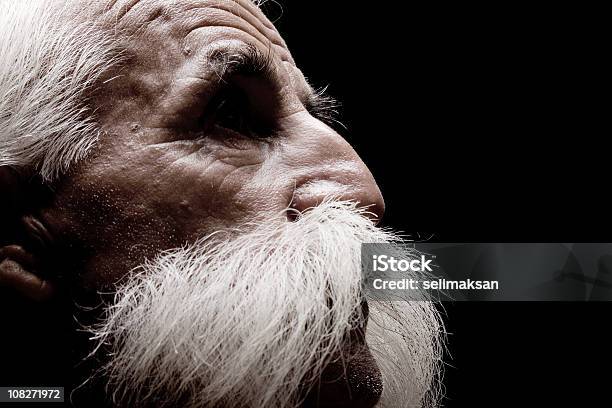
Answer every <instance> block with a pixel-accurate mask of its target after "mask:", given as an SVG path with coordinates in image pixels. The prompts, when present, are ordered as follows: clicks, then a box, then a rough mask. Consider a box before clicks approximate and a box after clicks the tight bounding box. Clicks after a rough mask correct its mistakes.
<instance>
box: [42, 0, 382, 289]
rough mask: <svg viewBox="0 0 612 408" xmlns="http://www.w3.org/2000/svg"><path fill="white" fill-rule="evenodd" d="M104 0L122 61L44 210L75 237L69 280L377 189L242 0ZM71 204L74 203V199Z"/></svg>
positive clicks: (272, 32) (366, 200)
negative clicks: (82, 153) (97, 132)
mask: <svg viewBox="0 0 612 408" xmlns="http://www.w3.org/2000/svg"><path fill="white" fill-rule="evenodd" d="M171 3H172V4H171V5H170V4H169V3H168V2H162V1H144V0H143V1H121V0H120V1H117V2H116V3H115V4H112V5H109V6H108V7H107V8H106V9H105V11H104V13H107V14H108V16H109V18H108V23H109V29H113V30H116V31H117V32H121V33H122V34H121V41H122V42H123V43H124V44H122V45H124V46H125V48H126V50H127V51H126V53H125V55H124V59H125V63H124V65H123V68H121V69H120V70H117V71H115V72H113V73H112V75H109V78H108V80H107V82H105V84H104V85H103V86H102V88H101V89H100V92H99V93H98V94H97V95H96V99H95V104H96V106H98V109H99V116H100V118H101V119H100V124H101V126H102V128H103V129H104V132H103V133H102V134H101V136H100V141H99V146H98V147H97V149H96V152H95V153H94V155H93V156H92V157H91V158H89V159H88V160H87V161H86V162H85V163H83V164H82V165H80V166H79V167H78V168H77V170H75V171H74V172H73V173H72V174H71V176H70V177H68V178H66V181H65V182H64V183H62V184H61V185H60V186H59V187H58V193H57V195H56V201H55V203H54V206H53V207H52V208H50V209H49V210H48V211H47V212H46V213H45V214H44V218H45V221H46V222H47V223H48V225H50V226H51V229H52V231H53V232H54V233H56V234H57V235H58V236H60V237H61V238H62V239H63V240H64V241H66V242H69V243H70V242H74V243H75V245H76V246H78V247H80V248H82V254H83V258H82V270H84V274H83V283H84V284H85V285H86V287H88V288H92V289H93V288H101V287H104V286H105V285H108V284H111V283H114V282H116V281H117V279H118V278H120V277H121V276H122V275H123V274H125V273H127V272H128V271H129V270H130V269H131V268H133V267H134V266H136V265H138V264H139V263H141V262H142V261H143V259H144V258H145V257H151V256H153V255H155V254H156V253H157V252H159V251H160V250H163V249H168V248H173V247H177V246H180V245H183V244H185V243H189V242H193V241H195V240H196V239H197V238H199V237H202V236H204V235H206V234H209V233H211V232H213V231H216V230H219V229H226V228H228V227H232V226H235V225H240V224H242V223H244V222H246V221H257V220H261V219H264V218H269V217H270V216H271V215H278V216H279V217H280V216H287V221H288V222H290V221H291V217H292V216H291V214H290V213H289V214H286V215H283V210H285V209H286V208H288V207H293V208H295V209H297V210H305V209H307V208H309V207H312V206H315V205H317V204H318V203H319V202H320V201H321V200H322V199H323V198H324V197H326V196H330V195H333V196H336V197H338V198H343V199H351V200H355V201H357V202H359V204H360V205H361V206H369V207H368V209H369V211H371V212H372V213H373V214H374V215H375V216H376V217H380V216H381V215H382V212H383V208H384V203H383V200H382V197H381V194H380V192H379V189H378V187H377V185H376V183H375V181H374V179H373V178H372V175H371V174H370V172H369V170H368V169H367V167H366V166H365V165H364V163H363V162H362V161H361V160H360V159H359V157H358V156H357V154H356V153H355V152H354V151H353V149H352V148H351V147H350V146H349V145H348V144H347V143H346V142H345V141H344V140H343V139H342V137H341V136H339V135H338V134H337V133H336V132H335V131H334V130H332V129H331V128H330V127H329V126H327V125H326V124H324V123H323V122H322V121H321V120H319V118H318V117H317V115H321V114H323V115H324V112H321V110H322V107H321V106H320V105H321V103H320V100H319V99H320V98H319V97H318V96H317V95H316V94H315V92H314V91H313V89H312V88H311V87H310V86H309V85H308V83H307V82H306V80H305V78H304V75H303V74H302V72H301V71H300V70H299V69H298V67H297V66H296V65H295V62H294V61H293V59H292V57H291V54H290V52H289V50H288V49H287V46H286V44H285V42H284V41H283V39H282V38H281V36H280V35H279V33H278V32H277V31H276V29H275V28H274V26H273V25H272V24H271V23H270V21H268V19H267V18H266V17H265V16H264V15H263V14H262V12H261V11H260V10H259V9H258V8H257V7H256V6H254V5H253V4H252V3H251V2H249V1H246V0H239V1H218V0H211V1H205V0H202V1H177V2H171ZM84 208H85V209H86V211H84Z"/></svg>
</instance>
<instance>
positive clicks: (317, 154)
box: [291, 115, 385, 223]
mask: <svg viewBox="0 0 612 408" xmlns="http://www.w3.org/2000/svg"><path fill="white" fill-rule="evenodd" d="M308 116H309V115H308ZM313 121H314V122H313ZM298 134H299V135H298V136H295V137H294V143H292V144H293V148H292V152H293V154H292V156H293V157H292V159H291V160H292V162H293V163H294V164H297V165H296V166H294V167H293V168H294V169H297V173H298V174H297V176H296V177H295V178H294V181H295V189H294V192H293V197H292V201H291V207H292V208H294V209H296V210H298V211H300V212H303V211H305V210H307V209H309V208H312V207H315V206H317V205H319V204H321V202H323V201H324V200H325V199H327V198H330V197H333V198H335V199H338V200H347V201H349V200H350V201H354V202H356V203H357V204H358V206H359V207H364V208H365V209H366V210H367V216H368V217H370V218H371V219H372V221H374V222H375V223H378V222H380V220H381V219H382V217H383V214H384V212H385V202H384V199H383V197H382V194H381V192H380V189H379V188H378V185H377V184H376V181H375V180H374V177H373V176H372V173H371V172H370V170H369V169H368V167H367V166H366V165H365V163H364V162H363V161H362V160H361V158H360V157H359V156H358V155H357V153H356V152H355V150H354V149H353V148H352V147H351V146H350V145H349V144H348V143H347V142H346V141H345V140H344V139H343V138H342V137H341V136H340V135H339V134H338V133H336V132H335V131H334V130H332V129H331V128H329V127H328V126H326V125H324V124H323V123H321V122H319V121H318V120H316V119H314V118H312V117H310V116H309V119H304V120H303V121H302V125H301V131H300V132H299V133H298Z"/></svg>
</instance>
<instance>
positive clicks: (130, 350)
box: [91, 201, 443, 408]
mask: <svg viewBox="0 0 612 408" xmlns="http://www.w3.org/2000/svg"><path fill="white" fill-rule="evenodd" d="M363 213H364V211H363V210H360V209H358V208H356V205H355V204H353V203H350V202H334V201H326V202H324V203H323V204H321V205H320V206H318V207H316V208H314V209H311V210H310V211H308V212H306V213H304V214H301V215H300V216H299V217H298V219H297V220H296V221H295V222H286V221H275V220H273V221H269V222H267V223H261V224H257V225H248V226H244V227H243V228H241V229H236V230H232V231H226V232H222V233H216V234H212V235H210V236H208V237H206V238H203V239H201V240H200V241H199V242H197V243H195V244H194V245H191V246H189V247H185V248H180V249H176V250H173V251H169V252H164V253H162V254H160V256H158V258H157V259H156V260H155V261H152V262H149V263H147V264H145V265H143V266H141V267H140V268H138V269H137V270H135V271H133V272H132V273H131V274H130V275H129V277H128V278H127V280H126V282H123V283H122V284H121V285H120V287H119V289H118V291H117V293H116V295H115V301H114V304H112V305H111V306H109V307H108V308H107V309H106V314H105V316H104V320H103V322H102V324H100V325H98V326H96V327H93V328H91V331H92V333H93V339H94V340H95V341H96V342H97V345H98V347H97V350H98V349H100V350H107V351H108V352H109V354H108V356H107V361H108V362H107V364H106V365H105V366H104V367H103V369H102V373H103V375H104V377H105V378H106V380H107V384H108V388H107V389H108V392H109V394H110V395H111V396H112V398H113V400H114V402H115V403H117V404H121V405H126V406H137V405H146V404H147V403H151V401H155V405H159V406H164V403H166V404H167V405H168V406H172V405H173V403H176V401H181V406H184V407H218V406H219V407H221V406H222V407H227V408H232V407H279V408H280V407H283V408H284V407H294V406H296V405H298V404H299V403H300V400H299V399H300V397H301V396H303V394H302V393H301V391H303V390H302V389H301V388H300V385H301V384H311V383H314V382H316V380H317V379H318V378H320V375H321V373H322V371H323V369H324V368H325V366H326V365H327V363H328V362H329V361H330V359H331V358H334V356H338V355H342V351H343V341H344V340H346V334H347V331H348V330H349V329H350V328H351V327H353V326H355V325H357V324H359V319H360V318H361V316H360V312H358V313H356V311H358V310H360V307H359V306H360V302H361V300H362V294H361V279H362V277H361V268H360V262H361V260H360V245H361V243H363V242H380V243H399V242H400V241H401V240H400V238H398V237H397V236H396V235H393V234H391V233H390V232H388V231H385V230H382V229H379V228H376V227H375V226H374V225H373V223H372V222H371V221H370V220H369V219H368V218H366V217H365V216H364V214H363ZM370 309H371V318H370V323H369V326H368V331H367V337H366V339H367V342H368V344H369V345H370V347H371V349H372V353H373V354H374V356H375V358H376V360H377V362H378V365H379V367H380V369H381V371H382V378H383V384H384V391H383V396H382V398H381V401H380V405H381V406H384V407H392V406H398V407H399V406H401V407H406V406H409V407H421V406H434V405H435V404H436V401H437V399H438V396H439V392H438V391H439V388H438V386H439V384H438V379H439V375H440V362H441V354H442V341H441V337H442V336H441V333H442V331H443V330H442V326H441V322H440V319H439V315H438V313H437V311H436V309H435V306H434V305H433V304H431V303H430V302H426V301H420V302H399V301H398V302H371V303H370Z"/></svg>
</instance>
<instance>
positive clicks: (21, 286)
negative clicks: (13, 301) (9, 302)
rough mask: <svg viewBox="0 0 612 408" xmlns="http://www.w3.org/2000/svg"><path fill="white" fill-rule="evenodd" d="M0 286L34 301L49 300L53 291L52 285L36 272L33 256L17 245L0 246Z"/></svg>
mask: <svg viewBox="0 0 612 408" xmlns="http://www.w3.org/2000/svg"><path fill="white" fill-rule="evenodd" d="M0 286H1V287H8V288H10V289H13V290H16V291H17V292H19V293H21V294H22V295H24V296H26V297H28V298H30V299H32V300H35V301H45V300H49V299H51V298H52V297H53V294H54V293H55V289H54V287H53V285H52V284H51V283H50V282H49V281H48V280H46V279H43V278H41V277H40V276H39V275H38V274H37V273H36V265H35V259H34V257H33V256H32V255H31V254H29V253H27V251H26V250H24V249H23V248H22V247H20V246H17V245H9V246H5V247H3V248H0Z"/></svg>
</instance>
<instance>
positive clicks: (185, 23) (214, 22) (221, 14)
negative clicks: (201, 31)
mask: <svg viewBox="0 0 612 408" xmlns="http://www.w3.org/2000/svg"><path fill="white" fill-rule="evenodd" d="M198 10H202V9H196V10H195V11H194V12H193V14H192V15H190V16H189V15H183V16H181V17H182V18H181V26H182V27H181V37H183V38H185V37H186V36H187V35H185V34H183V33H185V32H187V33H190V32H192V31H193V30H195V29H197V28H203V27H218V26H225V27H228V28H234V29H237V30H240V31H243V32H244V33H246V34H248V35H250V36H251V37H254V38H256V39H257V40H258V41H259V42H260V43H261V44H268V43H273V41H272V40H271V39H270V38H268V36H266V35H264V34H262V33H261V32H260V31H259V30H258V29H257V28H256V27H254V26H252V25H251V24H249V23H248V22H247V21H246V20H244V19H242V18H240V17H238V16H236V15H235V14H231V13H230V12H229V11H227V10H222V9H217V8H208V7H207V8H206V9H205V10H206V11H198ZM266 48H268V46H267V45H266Z"/></svg>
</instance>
